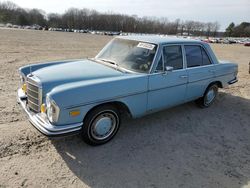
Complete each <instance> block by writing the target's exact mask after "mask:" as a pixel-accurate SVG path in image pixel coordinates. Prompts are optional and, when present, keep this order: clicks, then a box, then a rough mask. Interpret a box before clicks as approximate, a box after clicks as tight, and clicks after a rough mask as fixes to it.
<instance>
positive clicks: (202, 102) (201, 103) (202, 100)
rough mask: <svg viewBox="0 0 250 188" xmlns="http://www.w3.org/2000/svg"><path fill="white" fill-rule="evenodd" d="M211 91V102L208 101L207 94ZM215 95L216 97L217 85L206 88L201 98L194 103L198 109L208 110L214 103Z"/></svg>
mask: <svg viewBox="0 0 250 188" xmlns="http://www.w3.org/2000/svg"><path fill="white" fill-rule="evenodd" d="M211 91H212V92H214V96H212V97H211V100H208V94H209V92H211ZM217 95H218V85H217V84H212V85H210V86H208V88H207V89H206V91H205V93H204V95H203V97H201V98H199V99H197V100H196V101H195V103H196V104H197V105H198V106H199V107H200V108H208V107H209V106H211V105H212V104H213V103H214V101H215V99H216V97H217Z"/></svg>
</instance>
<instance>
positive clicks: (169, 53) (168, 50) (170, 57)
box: [163, 45, 183, 70]
mask: <svg viewBox="0 0 250 188" xmlns="http://www.w3.org/2000/svg"><path fill="white" fill-rule="evenodd" d="M163 59H164V66H165V67H166V66H170V67H173V68H174V70H178V69H182V68H183V60H182V50H181V46H179V45H176V46H165V47H164V48H163Z"/></svg>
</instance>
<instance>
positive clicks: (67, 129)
mask: <svg viewBox="0 0 250 188" xmlns="http://www.w3.org/2000/svg"><path fill="white" fill-rule="evenodd" d="M17 102H18V103H19V104H20V105H21V107H22V108H23V110H24V111H25V112H26V114H27V116H28V118H29V121H30V122H31V123H32V125H33V126H34V127H35V128H36V129H38V130H39V131H40V132H41V133H43V134H45V135H47V136H60V135H65V134H70V133H74V132H78V131H80V130H81V128H82V125H83V123H76V124H68V125H58V126H56V125H53V124H51V123H50V122H49V120H48V119H47V117H46V114H44V113H34V112H32V111H30V110H29V109H28V108H27V105H26V104H27V97H26V96H25V94H24V92H23V91H22V89H18V92H17Z"/></svg>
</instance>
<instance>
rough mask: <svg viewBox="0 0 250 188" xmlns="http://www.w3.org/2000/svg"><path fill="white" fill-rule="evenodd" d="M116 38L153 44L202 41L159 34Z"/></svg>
mask: <svg viewBox="0 0 250 188" xmlns="http://www.w3.org/2000/svg"><path fill="white" fill-rule="evenodd" d="M116 38H120V39H127V40H136V41H141V42H148V43H153V44H168V43H198V44H201V43H204V42H202V41H199V40H194V39H187V38H179V37H169V36H159V35H128V36H118V37H116Z"/></svg>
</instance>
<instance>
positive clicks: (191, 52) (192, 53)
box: [185, 46, 202, 68]
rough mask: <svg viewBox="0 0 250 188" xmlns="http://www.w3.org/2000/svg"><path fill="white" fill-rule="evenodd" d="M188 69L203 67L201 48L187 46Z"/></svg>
mask: <svg viewBox="0 0 250 188" xmlns="http://www.w3.org/2000/svg"><path fill="white" fill-rule="evenodd" d="M185 52H186V59H187V67H188V68H189V67H197V66H201V65H202V54H201V48H200V46H185Z"/></svg>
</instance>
